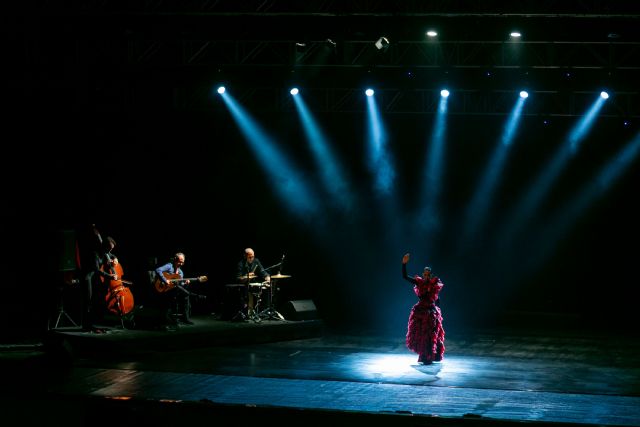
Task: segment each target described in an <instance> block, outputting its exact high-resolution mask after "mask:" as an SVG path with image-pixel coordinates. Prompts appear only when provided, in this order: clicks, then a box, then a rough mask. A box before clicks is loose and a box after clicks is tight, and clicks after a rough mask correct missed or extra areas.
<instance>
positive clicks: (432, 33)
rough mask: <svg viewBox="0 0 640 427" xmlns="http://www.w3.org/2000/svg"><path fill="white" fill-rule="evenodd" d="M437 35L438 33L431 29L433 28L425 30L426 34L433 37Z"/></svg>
mask: <svg viewBox="0 0 640 427" xmlns="http://www.w3.org/2000/svg"><path fill="white" fill-rule="evenodd" d="M437 35H438V33H437V32H436V31H433V30H429V31H427V36H429V37H435V36H437Z"/></svg>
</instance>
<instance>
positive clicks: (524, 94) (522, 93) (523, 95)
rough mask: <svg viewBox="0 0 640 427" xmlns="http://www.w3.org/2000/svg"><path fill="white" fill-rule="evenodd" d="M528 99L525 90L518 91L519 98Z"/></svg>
mask: <svg viewBox="0 0 640 427" xmlns="http://www.w3.org/2000/svg"><path fill="white" fill-rule="evenodd" d="M528 97H529V93H528V92H527V91H526V90H521V91H520V98H528Z"/></svg>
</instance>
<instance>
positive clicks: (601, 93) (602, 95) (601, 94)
mask: <svg viewBox="0 0 640 427" xmlns="http://www.w3.org/2000/svg"><path fill="white" fill-rule="evenodd" d="M600 98H602V99H609V94H608V93H607V92H605V91H602V92H600Z"/></svg>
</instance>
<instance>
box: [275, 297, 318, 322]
mask: <svg viewBox="0 0 640 427" xmlns="http://www.w3.org/2000/svg"><path fill="white" fill-rule="evenodd" d="M282 314H283V315H284V318H285V319H287V320H312V319H317V318H318V311H317V310H316V305H315V304H314V303H313V301H312V300H310V299H301V300H294V301H289V302H288V303H287V305H286V307H285V312H284V313H282Z"/></svg>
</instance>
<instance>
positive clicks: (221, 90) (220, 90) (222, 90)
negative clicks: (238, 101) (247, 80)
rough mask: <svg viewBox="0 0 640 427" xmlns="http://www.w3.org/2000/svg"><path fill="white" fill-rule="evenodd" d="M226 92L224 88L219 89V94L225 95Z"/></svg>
mask: <svg viewBox="0 0 640 427" xmlns="http://www.w3.org/2000/svg"><path fill="white" fill-rule="evenodd" d="M225 90H226V89H225V88H224V86H220V87H219V88H218V93H220V94H223V93H224V91H225Z"/></svg>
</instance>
